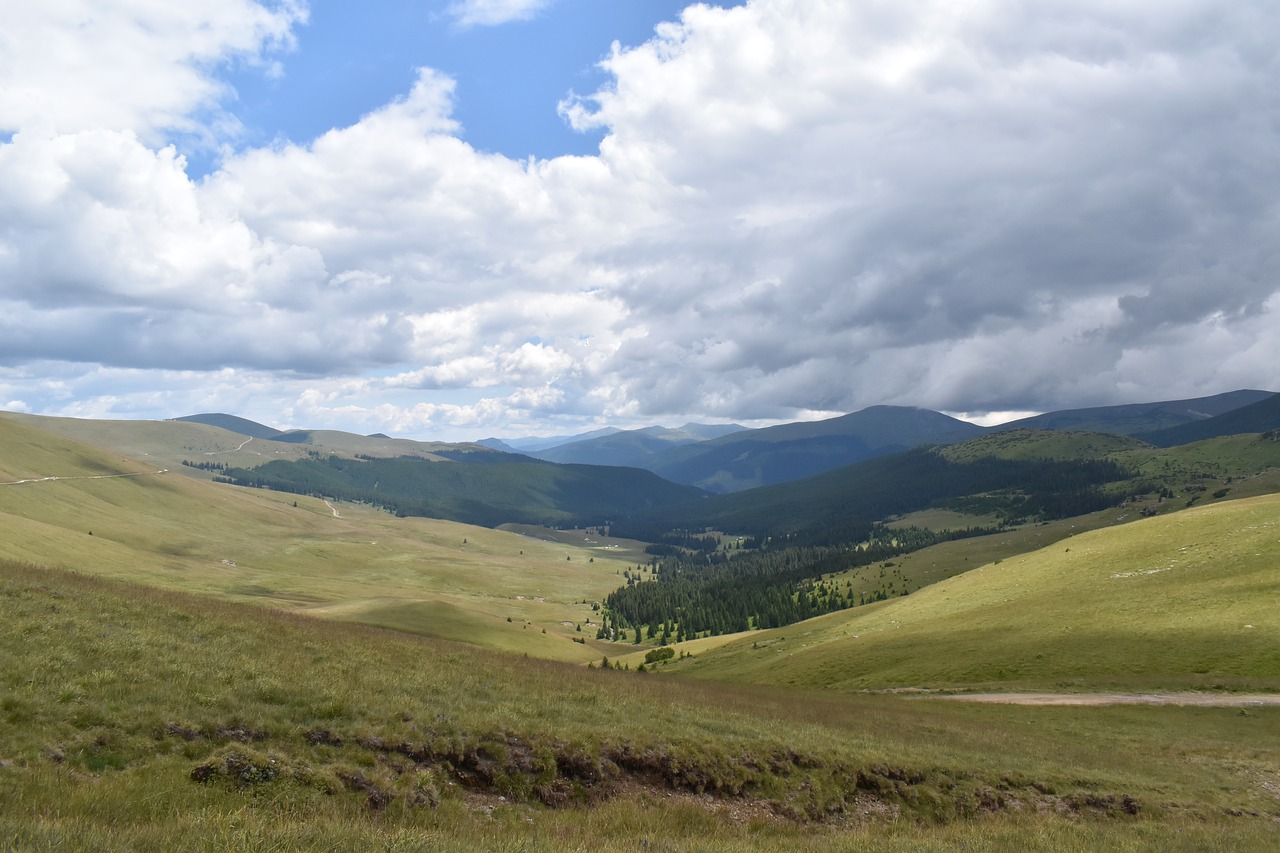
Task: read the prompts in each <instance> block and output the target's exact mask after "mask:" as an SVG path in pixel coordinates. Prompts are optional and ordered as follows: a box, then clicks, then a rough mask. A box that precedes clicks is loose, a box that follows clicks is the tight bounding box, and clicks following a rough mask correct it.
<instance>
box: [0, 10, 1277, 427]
mask: <svg viewBox="0 0 1280 853" xmlns="http://www.w3.org/2000/svg"><path fill="white" fill-rule="evenodd" d="M179 5H181V4H179ZM537 5H539V4H536V3H529V2H506V3H469V4H458V5H457V6H456V7H455V10H456V12H457V14H458V20H459V21H460V22H463V23H467V22H469V23H473V24H480V23H497V22H499V21H500V20H505V19H509V18H513V17H517V16H519V15H522V14H528V13H531V12H532V11H534V9H535V7H536V6H537ZM305 15H306V12H305V10H304V9H302V8H301V7H299V6H296V5H293V4H276V5H274V6H272V7H270V8H267V7H264V6H261V5H258V4H255V3H251V2H248V0H237V2H233V3H225V4H217V9H216V10H207V9H202V10H186V9H185V8H181V9H180V8H176V7H174V6H173V5H172V4H161V3H150V2H143V0H134V2H123V0H121V2H117V3H111V4H100V3H95V4H88V3H81V2H73V1H72V0H67V2H62V3H47V4H40V5H38V6H35V5H29V6H27V7H24V9H23V10H22V11H21V13H20V14H18V15H15V16H14V26H12V27H10V26H6V28H5V30H4V32H3V33H0V41H2V42H3V43H2V44H0V57H4V59H0V130H3V131H5V132H7V133H8V134H9V137H8V139H7V141H5V142H3V144H0V399H3V400H8V401H11V403H10V404H9V406H8V407H9V408H26V409H29V410H32V411H45V412H50V413H61V414H82V415H97V416H112V415H114V416H130V417H136V416H147V417H166V416H173V415H179V414H184V413H188V412H191V411H196V410H201V411H203V410H210V409H222V410H227V411H234V412H236V413H240V414H244V415H247V416H250V417H256V418H258V419H261V420H265V421H267V422H270V423H273V424H280V425H307V426H331V427H337V428H346V429H355V430H359V431H366V432H372V431H375V430H376V431H385V432H396V433H399V434H407V435H419V436H423V437H428V436H430V437H436V436H439V437H450V438H463V437H479V436H481V435H484V434H490V433H503V434H517V433H520V432H527V431H545V432H558V431H562V430H563V429H565V428H572V427H575V426H585V425H589V424H597V423H602V422H611V423H617V424H620V425H627V424H640V423H648V422H654V421H665V422H674V421H675V420H677V419H687V418H693V419H702V420H709V419H726V420H727V419H733V420H739V421H756V420H763V419H791V418H796V417H805V416H813V415H816V414H821V413H833V414H834V413H839V412H844V411H851V410H854V409H857V408H862V407H864V406H867V405H872V404H877V403H897V404H910V405H923V406H927V407H931V408H937V409H945V410H963V411H970V412H980V411H987V410H1000V409H1019V410H1044V409H1050V408H1063V407H1067V406H1075V405H1095V404H1105V403H1110V402H1122V401H1135V400H1141V399H1153V400H1154V399H1169V398H1175V397H1186V396H1194V395H1196V394H1200V393H1204V394H1208V393H1216V392H1219V391H1224V390H1229V389H1232V388H1239V387H1274V386H1275V385H1276V382H1275V378H1274V377H1275V372H1274V365H1275V364H1277V363H1280V331H1278V329H1280V326H1277V324H1276V322H1275V319H1274V312H1275V311H1276V309H1278V308H1280V281H1278V280H1277V274H1276V270H1277V269H1280V264H1278V263H1277V260H1280V259H1278V258H1277V257H1276V256H1277V254H1278V253H1280V202H1277V200H1276V195H1275V192H1274V187H1276V186H1280V60H1278V59H1277V58H1276V53H1275V50H1274V44H1275V43H1276V42H1277V40H1278V38H1280V7H1277V6H1276V5H1275V4H1274V3H1272V2H1270V0H1239V2H1236V3H1233V4H1230V5H1229V6H1226V7H1224V6H1222V5H1221V4H1217V3H1212V2H1208V0H1180V2H1178V3H1174V4H1170V3H1167V2H1155V1H1154V0H1151V1H1150V2H1142V0H1134V2H1128V3H1123V4H1117V3H1103V2H1093V0H1053V2H1046V3H1038V4H1023V3H1015V2H1003V1H1002V0H984V1H983V2H975V3H967V4H961V5H957V4H955V3H950V2H934V0H909V2H899V3H892V4H889V3H878V2H859V3H848V2H834V1H833V2H822V0H803V2H802V0H752V2H749V3H747V4H746V5H744V6H740V7H735V8H731V9H718V8H712V7H708V6H690V7H689V8H688V9H686V10H685V11H684V13H683V14H682V16H681V18H680V20H678V21H675V22H671V23H668V24H664V25H662V26H661V27H660V28H659V30H658V31H657V33H656V34H655V37H654V38H653V39H652V40H651V41H649V42H647V43H645V44H643V45H639V46H634V47H623V46H620V45H614V47H613V49H612V51H611V52H610V53H609V54H608V56H607V58H606V59H605V60H604V62H603V68H604V70H605V71H606V72H607V73H608V75H609V78H610V83H609V85H608V86H606V87H605V88H603V89H601V90H600V91H597V92H594V93H591V94H589V95H586V96H580V97H571V98H567V99H566V100H565V101H564V102H563V103H561V104H560V105H559V109H560V111H561V113H562V114H563V115H564V117H565V119H566V120H567V121H569V122H571V123H572V124H573V125H574V126H575V127H578V128H581V129H589V128H590V129H603V130H604V131H605V136H604V139H603V142H602V143H601V145H600V149H599V153H598V155H596V156H590V157H560V158H554V159H546V160H528V161H515V160H510V159H508V158H505V157H502V156H498V155H493V154H486V153H483V152H479V151H476V150H474V149H472V148H470V147H469V146H468V145H466V144H465V143H464V142H462V141H461V140H460V139H459V138H458V135H457V134H458V127H457V125H456V123H455V121H454V120H453V118H452V109H453V104H454V99H455V97H456V92H455V88H454V84H453V81H452V80H450V79H449V78H448V77H446V76H444V75H442V74H441V73H439V72H437V71H434V70H432V69H429V68H423V69H420V70H419V72H418V75H417V80H416V83H415V84H414V85H413V87H412V88H411V90H410V91H408V92H405V93H404V94H403V96H402V97H400V98H399V99H397V100H395V101H394V102H392V103H389V104H385V105H383V106H380V107H376V108H374V109H372V110H371V111H370V112H369V113H368V114H367V115H365V116H364V117H363V118H362V119H361V120H360V121H359V122H357V123H355V124H353V125H352V126H350V127H344V128H338V129H335V130H332V131H330V132H329V133H326V134H324V135H323V136H321V137H319V138H316V139H312V140H299V141H295V142H287V141H286V142H281V143H279V144H277V145H274V146H272V147H269V148H249V149H237V148H236V147H235V140H236V129H235V126H234V122H233V121H230V120H228V118H227V115H226V113H225V112H224V111H223V110H222V106H224V105H225V103H226V101H227V99H228V98H229V97H231V96H232V94H233V93H230V92H228V91H227V89H226V87H225V86H224V85H222V84H220V83H219V76H218V73H219V71H218V69H219V67H221V65H225V63H229V62H252V63H262V64H270V63H272V62H284V63H286V67H287V50H288V49H289V47H290V45H291V44H292V43H293V40H294V39H298V38H305V31H297V27H298V25H299V24H300V23H301V22H302V21H304V20H305ZM484 15H490V16H492V20H485V19H484ZM504 15H505V16H507V17H506V18H504V17H503V16H504ZM468 16H471V17H468ZM554 108H555V106H554V105H548V109H554ZM175 134H195V135H204V136H206V137H208V138H209V139H210V140H211V144H218V145H222V146H224V151H225V154H224V157H223V160H222V165H221V168H220V169H219V170H217V171H216V172H214V173H213V174H211V175H210V176H208V177H207V178H205V179H203V180H202V181H199V182H196V181H193V180H192V179H190V178H189V177H188V175H187V172H186V164H185V162H184V161H183V159H182V158H181V157H180V156H179V155H178V154H177V153H176V151H175V149H174V147H173V146H172V144H171V140H172V139H173V138H174V135H175ZM3 139H5V137H3V136H0V140H3Z"/></svg>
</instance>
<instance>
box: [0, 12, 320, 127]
mask: <svg viewBox="0 0 1280 853" xmlns="http://www.w3.org/2000/svg"><path fill="white" fill-rule="evenodd" d="M306 17H307V12H306V6H305V4H304V3H303V2H300V0H283V2H279V3H275V4H273V6H272V7H270V8H268V7H265V6H263V5H260V4H258V3H255V2H252V0H220V2H218V3H169V2H164V0H42V2H40V3H23V2H7V3H5V4H4V20H5V25H4V27H3V28H2V29H0V80H3V81H4V85H3V86H0V129H4V130H9V131H14V130H20V129H21V130H28V131H39V132H44V133H63V132H74V131H82V130H127V131H131V132H133V133H136V134H138V135H139V136H141V137H143V138H144V139H146V140H147V141H148V142H155V141H157V140H159V139H160V137H159V133H160V132H161V131H166V130H186V131H201V132H203V131H205V130H207V128H206V127H201V126H200V125H198V124H197V120H196V118H195V115H194V114H195V113H196V112H197V111H198V110H200V109H202V108H209V107H215V106H216V105H217V104H218V103H219V101H220V100H221V99H222V98H223V97H225V96H226V95H227V94H228V90H227V88H226V86H225V85H224V84H222V83H220V82H219V81H218V79H217V77H215V76H213V75H211V74H209V73H208V68H209V66H210V65H215V64H218V63H225V62H228V61H232V60H235V59H240V60H243V61H247V62H265V61H266V56H267V55H268V54H269V53H270V52H272V51H275V50H280V49H286V48H288V47H289V46H290V45H291V44H292V39H293V35H292V28H293V26H294V25H296V24H298V23H301V22H304V21H305V20H306Z"/></svg>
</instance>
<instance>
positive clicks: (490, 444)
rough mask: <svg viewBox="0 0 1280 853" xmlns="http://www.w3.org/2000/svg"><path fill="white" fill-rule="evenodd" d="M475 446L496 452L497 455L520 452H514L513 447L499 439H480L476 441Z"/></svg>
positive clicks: (517, 451)
mask: <svg viewBox="0 0 1280 853" xmlns="http://www.w3.org/2000/svg"><path fill="white" fill-rule="evenodd" d="M476 444H478V445H480V446H481V447H487V448H489V449H490V450H496V451H498V452H499V453H519V452H520V451H519V450H516V449H515V448H514V447H512V446H511V445H509V444H507V443H506V442H505V441H503V440H502V439H500V438H482V439H480V440H479V441H477V442H476Z"/></svg>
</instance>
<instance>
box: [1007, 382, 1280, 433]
mask: <svg viewBox="0 0 1280 853" xmlns="http://www.w3.org/2000/svg"><path fill="white" fill-rule="evenodd" d="M1274 396H1275V392H1274V391H1250V390H1245V391H1228V392H1227V393H1225V394H1215V395H1213V396H1212V397H1199V398H1196V399H1193V400H1169V401H1167V402H1162V403H1129V404H1127V405H1121V406H1099V407H1096V408H1090V409H1065V410H1063V411H1060V412H1046V413H1045V414H1043V415H1036V416H1034V417H1030V418H1023V419H1021V420H1017V421H1010V422H1009V423H1005V424H1001V425H999V426H997V427H993V429H996V430H1009V429H1072V430H1077V431H1079V432H1104V433H1109V434H1111V435H1140V434H1142V433H1151V432H1155V431H1156V430H1164V429H1171V428H1177V427H1180V426H1185V425H1187V424H1194V423H1201V422H1203V421H1207V420H1209V419H1211V418H1214V417H1217V416H1218V415H1223V414H1226V413H1227V412H1230V411H1233V410H1235V409H1239V408H1241V407H1242V406H1248V405H1250V404H1253V403H1258V402H1261V401H1263V400H1266V399H1268V398H1269V397H1274ZM1258 431H1260V430H1254V432H1258ZM1207 437H1208V436H1206V438H1207Z"/></svg>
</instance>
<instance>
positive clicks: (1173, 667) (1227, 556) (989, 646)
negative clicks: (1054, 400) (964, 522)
mask: <svg viewBox="0 0 1280 853" xmlns="http://www.w3.org/2000/svg"><path fill="white" fill-rule="evenodd" d="M1033 529H1034V528H1033ZM980 541H981V540H973V542H974V543H975V544H976V543H978V542H980ZM956 544H959V543H956ZM916 556H917V558H918V559H927V556H926V555H925V552H920V554H919V555H916ZM974 563H975V568H973V569H972V570H970V571H967V572H964V573H963V574H958V575H956V576H954V577H950V578H948V579H946V580H940V581H939V582H937V583H933V584H930V585H928V586H926V587H924V588H922V589H917V590H915V591H912V592H910V594H909V595H908V596H905V597H903V596H900V597H898V598H893V599H890V600H889V601H886V602H882V603H877V604H874V605H868V606H865V607H858V608H854V609H852V610H847V611H842V612H839V613H833V614H830V615H827V616H824V617H821V618H819V619H813V620H810V621H809V622H806V623H802V624H799V625H791V626H788V627H786V628H779V629H775V630H771V631H760V632H754V633H752V634H750V635H748V636H746V637H742V638H740V639H737V640H736V641H734V642H732V643H729V644H725V645H723V646H722V647H721V648H719V649H717V650H716V651H714V652H710V651H709V652H708V653H706V654H700V655H698V656H697V657H695V658H694V659H692V660H690V659H686V660H684V661H676V662H674V663H672V664H671V665H670V668H671V669H672V670H673V671H678V672H681V673H684V674H688V675H694V676H699V677H704V678H715V679H723V680H731V681H739V682H752V683H765V684H777V685H794V686H803V687H809V688H833V689H840V690H863V689H887V688H902V687H912V688H920V689H925V690H929V689H944V690H956V689H983V690H986V689H1001V690H1049V691H1086V690H1100V689H1101V690H1159V691H1165V690H1187V689H1192V690H1265V691H1276V690H1280V614H1278V612H1277V610H1276V608H1275V603H1276V602H1277V601H1280V496H1277V495H1267V496H1261V497H1256V498H1249V499H1244V500H1237V501H1223V502H1220V503H1217V504H1214V505H1211V506H1205V507H1198V508H1194V509H1188V510H1185V511H1183V512H1178V513H1173V514H1169V515H1161V516H1157V517H1153V518H1148V519H1143V520H1138V521H1132V522H1130V523H1126V524H1121V525H1119V526H1113V527H1108V528H1105V529H1098V530H1089V531H1085V532H1081V533H1079V534H1077V535H1074V536H1070V537H1068V538H1064V539H1059V540H1058V541H1056V542H1054V543H1053V544H1051V545H1047V546H1045V547H1043V548H1041V549H1039V550H1036V551H1031V552H1029V553H1023V554H1015V555H1012V556H1009V557H1008V558H1006V559H997V560H995V561H992V562H990V563H988V564H985V565H983V564H981V563H978V562H977V560H975V561H974ZM895 570H896V566H895V567H892V568H890V569H888V570H885V569H884V568H883V567H881V568H880V569H877V570H876V571H878V572H880V571H887V572H888V573H890V575H891V574H892V572H893V571H895ZM865 571H866V570H864V572H865ZM837 577H839V576H837ZM899 588H901V587H899Z"/></svg>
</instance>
